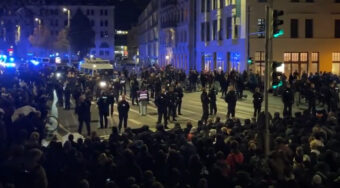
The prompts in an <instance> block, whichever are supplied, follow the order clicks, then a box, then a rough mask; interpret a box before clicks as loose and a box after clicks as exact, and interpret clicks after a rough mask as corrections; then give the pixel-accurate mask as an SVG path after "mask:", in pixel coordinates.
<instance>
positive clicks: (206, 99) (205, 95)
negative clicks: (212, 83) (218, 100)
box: [201, 91, 210, 109]
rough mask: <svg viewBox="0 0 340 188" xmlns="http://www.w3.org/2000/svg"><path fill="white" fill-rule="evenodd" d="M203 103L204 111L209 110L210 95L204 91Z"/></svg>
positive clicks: (202, 95)
mask: <svg viewBox="0 0 340 188" xmlns="http://www.w3.org/2000/svg"><path fill="white" fill-rule="evenodd" d="M201 102H202V106H203V109H205V108H206V109H208V105H209V102H210V101H209V97H208V94H207V92H205V91H203V92H202V94H201Z"/></svg>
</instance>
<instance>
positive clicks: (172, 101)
mask: <svg viewBox="0 0 340 188" xmlns="http://www.w3.org/2000/svg"><path fill="white" fill-rule="evenodd" d="M167 98H168V100H169V103H168V120H170V118H171V117H172V121H177V120H176V106H177V96H176V93H175V90H174V86H170V87H169V92H167Z"/></svg>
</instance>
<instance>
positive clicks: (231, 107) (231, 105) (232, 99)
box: [225, 86, 238, 119]
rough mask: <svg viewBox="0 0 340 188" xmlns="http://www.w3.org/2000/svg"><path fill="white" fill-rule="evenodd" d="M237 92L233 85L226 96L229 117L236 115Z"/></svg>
mask: <svg viewBox="0 0 340 188" xmlns="http://www.w3.org/2000/svg"><path fill="white" fill-rule="evenodd" d="M237 98H238V97H237V94H236V91H235V88H234V87H233V86H231V87H230V89H229V92H228V93H227V95H226V96H225V102H226V103H228V112H227V118H228V119H229V118H230V115H231V117H233V118H234V117H235V109H236V103H237Z"/></svg>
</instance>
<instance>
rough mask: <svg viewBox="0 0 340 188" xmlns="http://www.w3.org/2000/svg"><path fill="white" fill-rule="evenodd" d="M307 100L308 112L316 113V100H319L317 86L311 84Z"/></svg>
mask: <svg viewBox="0 0 340 188" xmlns="http://www.w3.org/2000/svg"><path fill="white" fill-rule="evenodd" d="M306 95H307V100H308V112H309V113H313V114H315V113H316V98H317V93H316V90H315V84H314V83H311V84H310V86H309V88H308V90H307V92H306Z"/></svg>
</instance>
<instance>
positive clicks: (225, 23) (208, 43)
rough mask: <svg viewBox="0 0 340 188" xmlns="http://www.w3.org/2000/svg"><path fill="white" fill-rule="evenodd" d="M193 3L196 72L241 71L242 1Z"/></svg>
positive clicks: (202, 0) (243, 40) (243, 44)
mask: <svg viewBox="0 0 340 188" xmlns="http://www.w3.org/2000/svg"><path fill="white" fill-rule="evenodd" d="M197 2H198V5H197V6H196V13H197V21H196V30H197V31H198V32H196V41H197V42H196V50H197V55H196V57H197V58H196V60H197V70H199V71H201V70H216V69H219V70H224V71H230V70H232V69H233V70H238V71H242V70H245V69H246V63H245V62H246V59H247V53H246V52H247V50H246V41H247V37H246V36H247V35H246V8H245V7H246V0H200V1H197Z"/></svg>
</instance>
